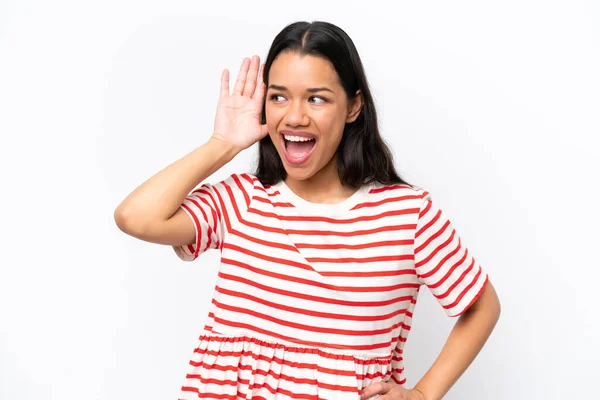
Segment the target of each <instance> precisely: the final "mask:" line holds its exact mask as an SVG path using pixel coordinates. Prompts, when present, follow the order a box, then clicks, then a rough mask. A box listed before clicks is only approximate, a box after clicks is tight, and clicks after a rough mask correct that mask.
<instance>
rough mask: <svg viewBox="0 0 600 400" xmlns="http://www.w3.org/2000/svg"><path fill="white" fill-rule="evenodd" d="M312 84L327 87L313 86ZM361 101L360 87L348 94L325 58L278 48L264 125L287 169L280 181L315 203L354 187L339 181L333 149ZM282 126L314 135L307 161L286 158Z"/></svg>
mask: <svg viewBox="0 0 600 400" xmlns="http://www.w3.org/2000/svg"><path fill="white" fill-rule="evenodd" d="M283 88H285V89H283ZM311 88H326V89H325V90H320V91H318V92H312V91H309V89H311ZM361 107H362V97H361V96H360V92H357V93H355V94H354V95H353V97H352V98H350V99H349V98H348V96H347V94H346V92H345V91H344V88H343V87H342V85H341V83H340V80H339V77H338V75H337V73H336V71H335V69H334V68H333V65H332V64H331V63H330V62H329V61H328V60H326V59H324V58H321V57H316V56H312V55H299V54H297V53H295V52H286V53H281V54H280V55H279V56H278V57H277V58H276V59H275V61H274V62H273V64H272V65H271V69H270V71H269V87H268V88H267V95H266V107H265V113H266V120H267V128H268V131H269V135H270V136H271V140H272V141H273V143H274V145H275V148H276V149H277V152H278V153H279V156H280V158H281V159H282V161H283V165H284V167H285V170H286V172H287V174H288V176H287V179H286V180H285V183H286V184H287V185H288V187H289V188H290V189H291V190H293V191H294V192H296V194H298V195H300V196H301V197H303V198H305V199H306V200H308V201H311V202H314V203H339V202H341V201H343V200H344V199H345V198H347V197H348V196H350V195H351V194H352V193H353V192H354V191H356V188H350V187H345V186H343V185H342V183H341V181H340V179H339V176H338V172H337V166H336V162H337V161H336V154H335V153H336V151H337V148H338V146H339V144H340V141H341V139H342V133H343V130H344V126H345V125H346V124H347V123H351V122H353V121H354V120H356V118H358V115H359V114H360V110H361ZM282 130H291V131H306V132H310V133H312V134H314V135H315V136H316V144H315V148H314V150H313V152H312V154H311V156H310V158H309V159H308V160H307V162H306V163H304V164H302V165H293V164H289V163H288V162H287V161H286V158H285V156H284V148H283V143H282V141H281V133H280V132H281V131H282Z"/></svg>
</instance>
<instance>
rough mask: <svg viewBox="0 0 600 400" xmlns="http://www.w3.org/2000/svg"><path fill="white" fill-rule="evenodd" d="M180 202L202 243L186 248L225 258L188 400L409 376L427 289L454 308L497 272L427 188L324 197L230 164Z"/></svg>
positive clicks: (186, 254)
mask: <svg viewBox="0 0 600 400" xmlns="http://www.w3.org/2000/svg"><path fill="white" fill-rule="evenodd" d="M181 207H183V209H184V210H185V211H186V212H187V213H188V214H189V216H190V218H191V219H192V220H193V221H194V225H195V227H196V243H195V244H194V245H190V246H179V247H174V250H175V252H176V254H177V255H178V256H179V257H180V258H181V259H183V260H185V261H192V260H195V259H196V258H197V257H198V256H199V255H200V254H201V253H203V252H204V251H206V250H208V249H219V250H220V251H221V265H220V269H219V274H218V279H217V283H216V288H215V293H214V298H213V301H212V305H211V310H210V312H209V315H208V318H207V323H206V326H205V330H204V332H202V334H201V335H200V338H199V340H200V342H199V345H198V347H197V348H196V350H195V351H194V354H193V357H192V359H191V361H190V366H189V371H188V374H187V376H186V379H185V383H184V385H183V387H182V389H181V393H180V396H179V398H180V399H185V400H190V399H198V398H211V399H232V400H237V399H239V398H242V399H250V398H252V399H358V398H359V393H360V391H361V390H362V389H363V388H364V387H366V386H368V385H369V384H371V383H374V382H377V381H381V380H384V381H387V380H390V379H391V380H392V381H394V382H395V383H397V384H400V385H404V384H405V383H406V378H405V374H404V365H403V354H402V353H403V347H404V344H405V342H406V339H407V337H408V334H409V332H410V327H411V321H412V315H413V314H412V313H413V309H414V307H415V304H416V300H417V296H418V292H419V289H420V287H421V285H426V286H427V288H428V289H429V290H430V291H431V292H432V293H433V295H434V296H435V298H436V299H437V300H438V301H439V303H440V304H441V306H442V307H443V308H444V309H445V311H446V313H447V314H448V315H449V316H457V315H460V314H461V313H462V312H463V311H465V310H466V309H467V308H468V307H469V306H470V305H471V304H472V303H473V302H474V301H475V299H476V298H477V297H478V296H479V294H480V293H481V292H482V290H483V288H484V286H485V284H486V282H487V275H486V274H485V272H484V271H483V270H482V269H481V267H480V266H479V265H478V264H477V263H476V261H475V259H474V258H473V256H472V255H471V254H470V253H469V251H468V249H467V248H466V247H465V245H464V244H463V243H462V242H461V239H460V238H459V236H458V234H457V233H456V231H455V230H454V228H453V227H452V225H451V223H450V221H449V219H448V218H447V217H446V215H445V214H444V213H443V211H442V210H440V209H439V208H437V207H436V206H435V205H434V204H433V203H432V201H431V195H430V194H429V193H428V192H427V191H425V190H423V189H420V188H415V187H411V186H408V185H394V186H381V185H377V184H374V185H370V186H364V187H363V188H361V189H360V190H358V191H357V192H356V193H355V194H353V195H352V196H351V197H349V198H348V199H346V200H345V201H343V202H342V203H339V204H314V203H309V202H307V201H306V200H303V199H302V198H300V197H299V196H297V195H296V194H294V193H293V192H292V191H291V190H290V189H289V188H288V187H287V186H286V184H285V183H284V182H280V183H278V184H276V185H273V186H267V187H264V186H263V185H262V184H261V183H260V181H259V180H258V179H257V178H256V177H254V176H252V175H249V174H234V175H232V176H230V177H229V178H227V179H225V180H223V181H221V182H219V183H217V184H214V185H212V184H204V185H202V186H201V187H199V188H198V189H196V190H195V191H193V192H192V193H190V195H189V196H187V198H186V199H185V201H184V202H183V204H182V206H181Z"/></svg>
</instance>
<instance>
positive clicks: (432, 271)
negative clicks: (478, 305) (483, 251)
mask: <svg viewBox="0 0 600 400" xmlns="http://www.w3.org/2000/svg"><path fill="white" fill-rule="evenodd" d="M421 192H422V197H421V200H420V201H421V203H420V210H419V216H418V220H417V226H416V230H415V240H414V256H415V269H416V272H417V276H418V277H419V279H420V280H421V282H422V283H423V284H424V285H426V286H427V287H428V288H429V290H430V291H431V293H432V294H433V295H434V296H435V298H436V299H437V301H438V302H439V303H440V305H441V306H442V307H443V308H444V310H445V312H446V314H447V315H448V316H451V317H456V316H459V315H461V314H462V313H463V312H464V311H466V310H467V309H468V308H469V307H470V306H471V305H472V304H473V303H474V302H475V300H477V298H478V297H479V295H480V294H481V292H482V291H483V289H484V287H485V285H486V284H487V281H488V277H487V274H486V273H485V272H484V271H483V269H482V268H481V266H480V265H479V264H478V263H477V261H476V260H475V258H474V257H473V255H472V254H471V253H470V252H469V249H468V248H467V246H465V244H464V243H463V242H462V240H461V238H460V237H459V235H458V233H457V232H456V230H455V229H454V227H453V226H452V223H451V222H450V220H449V218H448V217H447V216H446V214H445V213H444V211H443V210H441V209H440V208H439V207H437V206H436V205H435V204H434V203H433V202H432V199H431V195H430V193H429V192H427V191H425V190H423V189H421Z"/></svg>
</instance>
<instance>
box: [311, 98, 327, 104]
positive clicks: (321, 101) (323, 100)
mask: <svg viewBox="0 0 600 400" xmlns="http://www.w3.org/2000/svg"><path fill="white" fill-rule="evenodd" d="M310 98H311V99H319V100H320V101H319V102H317V104H322V103H326V102H327V100H325V99H324V98H323V97H319V96H311V97H310Z"/></svg>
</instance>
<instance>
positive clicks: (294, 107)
mask: <svg viewBox="0 0 600 400" xmlns="http://www.w3.org/2000/svg"><path fill="white" fill-rule="evenodd" d="M285 123H286V124H287V125H289V126H300V125H308V124H309V118H308V115H307V114H306V109H305V107H304V104H303V103H302V102H292V103H291V104H290V106H289V107H288V110H287V113H286V114H285Z"/></svg>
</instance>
